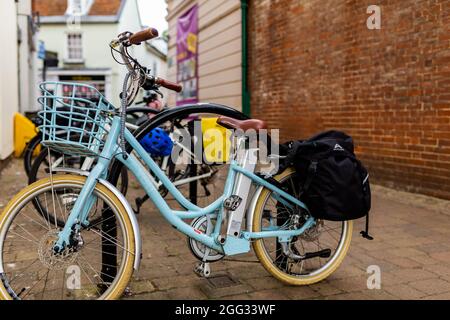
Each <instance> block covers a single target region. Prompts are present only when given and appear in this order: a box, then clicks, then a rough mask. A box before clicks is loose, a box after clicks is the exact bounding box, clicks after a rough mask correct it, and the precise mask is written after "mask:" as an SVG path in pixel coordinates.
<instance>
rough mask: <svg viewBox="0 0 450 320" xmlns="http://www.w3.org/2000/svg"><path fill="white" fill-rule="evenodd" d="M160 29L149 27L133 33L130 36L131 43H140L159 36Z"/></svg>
mask: <svg viewBox="0 0 450 320" xmlns="http://www.w3.org/2000/svg"><path fill="white" fill-rule="evenodd" d="M158 35H159V33H158V30H156V29H155V28H149V29H146V30H142V31H139V32H136V33H135V34H132V35H131V36H130V38H129V41H130V44H134V45H140V44H141V43H142V42H145V41H148V40H151V39H153V38H156V37H158Z"/></svg>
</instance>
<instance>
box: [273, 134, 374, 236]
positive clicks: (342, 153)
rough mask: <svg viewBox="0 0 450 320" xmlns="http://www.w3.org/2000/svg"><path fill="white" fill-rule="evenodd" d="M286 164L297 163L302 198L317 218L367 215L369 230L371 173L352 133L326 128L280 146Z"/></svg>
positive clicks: (350, 217) (364, 234)
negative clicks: (359, 156) (359, 153)
mask: <svg viewBox="0 0 450 320" xmlns="http://www.w3.org/2000/svg"><path fill="white" fill-rule="evenodd" d="M280 152H281V154H284V155H286V159H285V161H284V165H283V167H286V166H291V165H292V166H294V167H295V169H296V171H297V177H298V182H299V184H300V194H301V195H300V200H302V201H303V202H304V203H305V204H306V205H307V206H308V209H309V210H310V212H311V215H312V216H313V217H314V218H316V219H323V220H332V221H346V220H353V219H358V218H362V217H364V216H366V219H367V220H366V231H365V232H361V234H362V235H363V237H365V238H368V239H371V237H370V236H369V234H368V228H369V226H368V224H369V216H368V214H369V211H370V206H371V194H370V185H369V174H368V172H367V170H366V169H365V168H364V166H363V165H362V163H361V161H359V160H358V159H357V158H356V156H355V153H354V145H353V139H352V137H350V136H348V135H347V134H345V133H344V132H340V131H326V132H322V133H320V134H318V135H315V136H313V137H311V138H310V139H308V140H304V141H291V142H288V143H286V144H284V145H282V146H281V148H280Z"/></svg>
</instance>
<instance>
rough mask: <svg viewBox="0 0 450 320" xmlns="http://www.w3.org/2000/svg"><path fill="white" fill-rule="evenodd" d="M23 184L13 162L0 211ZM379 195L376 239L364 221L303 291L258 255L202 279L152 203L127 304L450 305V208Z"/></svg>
mask: <svg viewBox="0 0 450 320" xmlns="http://www.w3.org/2000/svg"><path fill="white" fill-rule="evenodd" d="M25 181H26V178H25V174H24V173H23V172H22V169H21V162H20V161H18V160H14V161H13V162H12V163H11V164H10V165H9V166H8V167H7V168H6V169H5V170H4V171H3V173H2V175H1V177H0V209H1V207H2V206H4V205H5V204H6V202H7V201H8V200H9V199H10V198H11V197H12V196H13V195H14V194H15V193H16V192H17V191H18V190H19V189H20V188H22V187H23V186H24V185H25ZM373 189H374V190H373V210H372V219H371V233H372V234H373V235H374V236H375V240H374V241H367V240H364V239H362V238H361V237H360V236H359V231H360V230H361V228H362V227H363V224H364V221H358V222H357V223H356V224H355V228H354V235H353V236H354V238H353V241H352V245H351V248H350V251H349V254H348V255H347V257H346V259H345V260H344V262H343V264H342V265H341V267H340V268H339V269H338V270H337V271H336V272H335V273H334V274H333V275H331V276H330V277H329V278H328V279H327V280H325V281H323V282H321V283H319V284H315V285H311V286H305V287H290V286H286V285H284V284H282V283H280V282H278V281H277V280H275V279H274V278H272V277H271V276H270V275H269V274H268V273H267V272H266V271H265V270H264V269H263V268H262V267H261V266H260V265H259V263H257V261H256V259H255V257H254V255H253V254H248V255H245V256H240V257H238V258H236V259H235V260H239V261H232V260H234V259H226V260H224V261H220V262H217V263H215V264H213V265H212V273H213V275H212V276H213V277H215V278H213V279H211V280H205V279H202V278H199V277H197V276H196V275H195V274H194V273H193V266H194V263H195V259H194V258H193V257H192V255H191V254H190V251H189V249H188V248H187V245H186V239H185V237H184V236H182V235H181V234H179V233H177V232H176V231H175V230H174V229H173V228H172V227H171V226H169V225H168V224H167V223H166V222H165V220H163V218H162V217H161V216H159V215H158V213H157V212H156V210H154V208H153V207H152V205H151V204H150V203H146V204H145V205H144V207H143V209H142V213H141V214H140V215H139V217H138V219H139V222H140V224H141V232H142V237H143V250H144V256H143V260H142V264H141V269H140V270H139V272H137V273H136V274H135V275H134V280H133V282H132V283H131V292H132V293H131V295H130V296H128V297H126V299H450V202H448V201H447V202H446V201H441V200H437V199H433V198H429V197H423V196H416V195H411V194H408V193H403V192H395V191H393V190H390V189H386V188H381V187H376V186H374V188H373ZM136 192H138V190H137V189H135V188H134V186H133V185H132V186H131V193H134V194H136ZM138 193H139V194H140V193H142V192H141V191H139V192H138ZM369 265H378V266H380V268H381V272H382V274H381V277H382V283H381V289H380V290H369V289H367V286H366V282H367V277H368V274H367V273H366V269H367V267H368V266H369Z"/></svg>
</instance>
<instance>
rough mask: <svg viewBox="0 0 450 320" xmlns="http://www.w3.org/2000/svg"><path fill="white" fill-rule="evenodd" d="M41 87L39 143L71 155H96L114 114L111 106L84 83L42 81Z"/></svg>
mask: <svg viewBox="0 0 450 320" xmlns="http://www.w3.org/2000/svg"><path fill="white" fill-rule="evenodd" d="M40 88H41V90H42V93H43V96H41V97H39V98H38V101H39V103H40V104H41V105H42V107H43V110H42V111H40V112H39V113H38V114H39V116H40V117H41V118H42V119H43V124H42V125H41V126H39V129H40V131H41V132H42V144H43V145H44V146H46V147H48V148H50V149H52V150H55V151H57V152H60V153H63V154H68V155H71V156H91V157H92V156H93V157H96V156H99V155H100V153H101V151H102V149H103V145H104V140H105V136H106V135H107V134H108V130H109V128H110V126H111V122H112V116H113V114H114V111H115V109H114V107H113V106H112V104H110V103H109V102H108V101H107V100H106V98H105V97H104V96H103V95H102V94H101V93H100V92H99V91H98V90H97V89H96V88H94V87H92V86H89V85H86V84H79V83H71V82H44V83H42V84H41V85H40Z"/></svg>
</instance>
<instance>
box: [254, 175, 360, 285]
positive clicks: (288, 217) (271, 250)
mask: <svg viewBox="0 0 450 320" xmlns="http://www.w3.org/2000/svg"><path fill="white" fill-rule="evenodd" d="M274 178H275V179H276V180H277V181H278V182H280V184H281V185H282V186H283V188H284V189H285V191H287V192H288V193H290V194H292V195H295V196H296V197H298V196H299V187H298V182H297V183H296V179H295V178H296V177H295V171H294V170H293V169H291V168H289V169H287V170H285V171H284V172H283V173H281V174H279V175H277V176H275V177H274ZM278 199H279V196H278V195H277V194H274V193H273V192H272V191H270V190H268V189H266V188H264V189H263V190H262V191H261V193H260V195H259V197H258V199H257V203H256V207H255V212H254V216H253V224H252V226H253V230H252V231H253V232H260V231H263V230H269V229H271V228H281V229H291V228H293V226H294V225H295V226H298V225H299V221H300V224H301V221H304V214H305V212H303V211H302V210H301V209H300V208H295V207H294V206H288V207H286V206H285V205H283V204H282V203H281V202H279V201H278ZM302 219H303V220H302ZM352 230H353V222H352V221H344V222H341V221H339V222H336V221H325V220H318V221H316V224H315V225H314V226H313V227H311V228H309V229H308V230H306V231H305V232H304V233H303V234H301V235H299V236H297V237H295V238H292V239H291V241H290V242H289V244H288V246H289V250H290V251H291V252H292V253H294V254H295V255H297V257H295V258H292V257H289V256H288V255H286V254H285V253H284V251H283V249H282V246H281V244H280V243H279V242H278V239H277V238H265V239H259V240H256V241H255V242H253V249H254V251H255V254H256V256H257V257H258V259H259V261H260V262H261V263H262V265H263V266H264V268H265V269H266V270H267V271H268V272H269V273H270V274H271V275H272V276H274V277H275V278H277V279H278V280H280V281H282V282H284V283H287V284H290V285H308V284H313V283H317V282H319V281H322V280H323V279H325V278H327V277H328V276H329V275H331V274H332V273H333V272H334V271H335V270H336V269H337V268H338V267H339V265H340V264H341V262H342V261H343V259H344V257H345V255H346V254H347V251H348V248H349V246H350V242H351V239H352ZM319 253H321V254H319ZM298 256H307V258H305V259H298Z"/></svg>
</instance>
